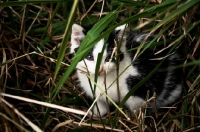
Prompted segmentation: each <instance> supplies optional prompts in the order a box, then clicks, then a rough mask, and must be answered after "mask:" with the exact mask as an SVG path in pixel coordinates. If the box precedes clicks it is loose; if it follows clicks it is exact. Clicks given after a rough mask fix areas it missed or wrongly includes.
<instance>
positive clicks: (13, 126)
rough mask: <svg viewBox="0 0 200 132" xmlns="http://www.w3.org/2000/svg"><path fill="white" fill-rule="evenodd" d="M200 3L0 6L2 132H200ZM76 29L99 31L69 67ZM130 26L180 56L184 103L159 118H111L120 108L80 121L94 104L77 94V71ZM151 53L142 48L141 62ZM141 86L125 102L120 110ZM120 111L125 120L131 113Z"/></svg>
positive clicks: (51, 0)
mask: <svg viewBox="0 0 200 132" xmlns="http://www.w3.org/2000/svg"><path fill="white" fill-rule="evenodd" d="M199 3H200V1H199V0H196V1H195V0H193V1H189V0H182V1H177V0H166V1H162V0H157V1H154V0H151V1H149V0H144V1H129V0H112V1H94V2H91V1H89V0H85V1H79V0H74V1H64V0H60V1H58V0H56V1H55V0H48V1H45V0H43V1H41V0H33V1H6V2H0V45H1V47H0V50H1V52H0V58H1V64H0V68H1V71H0V86H1V88H0V92H1V95H2V96H1V97H0V105H1V106H0V124H1V125H0V126H1V127H0V131H2V132H4V131H9V132H12V131H37V132H39V131H69V132H74V131H167V132H168V131H170V132H172V131H184V132H189V131H198V130H199V129H200V124H199V122H200V106H199V102H200V101H199V100H200V97H199V95H200V92H199V88H200V53H199V50H200V37H199V35H200V32H199V30H200V26H199V23H200V21H199V15H200V12H199V7H200V6H199V5H200V4H199ZM73 23H78V24H82V25H84V26H91V27H92V26H93V25H95V24H96V25H95V26H94V27H93V28H92V29H91V30H90V32H89V34H88V35H87V36H86V39H85V40H84V41H83V42H82V44H81V47H80V48H79V51H78V53H77V55H76V56H75V57H74V58H73V59H72V58H71V55H70V54H69V52H68V51H69V46H70V43H69V36H70V33H71V31H70V30H71V25H72V24H73ZM125 23H129V25H130V26H131V30H132V31H148V32H150V33H155V34H158V38H157V39H160V38H163V39H164V40H165V42H167V43H169V44H168V45H167V46H166V48H168V49H170V50H171V51H174V50H175V49H177V48H178V49H180V50H181V51H182V54H183V58H184V63H183V65H180V66H177V67H174V68H182V69H183V73H184V82H183V88H184V92H183V94H182V97H181V98H180V99H179V100H177V101H176V102H175V103H174V104H173V105H172V106H169V107H165V108H162V109H161V110H160V111H158V112H156V113H154V114H153V113H148V111H146V109H141V111H140V112H139V115H137V114H136V115H135V118H133V119H131V120H129V118H126V116H124V115H123V114H121V113H119V112H118V111H114V110H115V108H113V111H112V112H111V113H109V114H108V115H107V116H105V117H102V118H101V119H99V118H95V117H93V118H89V117H85V118H83V117H84V115H85V113H86V111H87V110H88V108H89V107H90V106H91V104H92V103H91V101H90V100H89V99H87V98H86V97H85V95H84V93H83V92H82V91H81V90H80V88H79V85H78V83H77V76H76V74H75V72H74V69H75V66H76V64H77V63H78V62H79V60H81V59H82V58H83V57H84V56H85V55H86V54H87V53H88V52H89V51H90V49H91V48H92V47H93V46H94V44H95V43H96V42H98V41H99V40H100V39H101V38H103V37H105V36H107V35H108V34H109V33H110V32H112V31H113V30H114V29H115V28H116V27H117V26H119V25H122V24H125ZM108 25H109V26H108ZM104 29H107V30H106V31H104ZM102 31H104V32H103V34H101V32H102ZM154 41H156V40H154ZM151 44H152V45H154V44H155V45H156V44H165V43H164V42H163V43H155V42H153V41H152V42H151ZM146 48H148V47H145V48H143V47H139V48H138V49H137V51H138V52H137V53H138V54H137V55H140V54H142V52H143V51H144V50H145V49H146ZM163 50H165V49H163ZM152 73H153V71H152V72H151V73H150V74H149V77H150V76H151V74H152ZM147 79H148V77H147V78H146V80H147ZM144 81H145V80H143V81H141V82H140V83H138V84H137V85H136V86H135V87H134V89H133V90H131V91H130V92H129V93H128V94H127V96H126V97H125V99H124V100H123V101H122V103H121V104H120V106H123V103H124V102H125V100H126V99H127V98H128V97H129V96H130V95H131V94H132V93H133V92H134V90H135V89H137V88H139V86H140V85H141V84H142V83H144ZM97 88H98V87H97ZM150 99H152V98H150ZM117 107H118V106H117ZM122 110H123V111H124V112H125V115H126V113H127V109H126V108H123V109H122ZM67 111H68V112H67ZM69 111H70V112H69Z"/></svg>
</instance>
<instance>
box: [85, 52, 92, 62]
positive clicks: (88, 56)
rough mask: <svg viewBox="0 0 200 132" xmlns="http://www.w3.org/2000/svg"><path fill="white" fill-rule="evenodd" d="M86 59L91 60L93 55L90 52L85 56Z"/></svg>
mask: <svg viewBox="0 0 200 132" xmlns="http://www.w3.org/2000/svg"><path fill="white" fill-rule="evenodd" d="M86 59H87V60H89V61H93V60H94V57H93V56H92V55H91V54H89V55H87V56H86Z"/></svg>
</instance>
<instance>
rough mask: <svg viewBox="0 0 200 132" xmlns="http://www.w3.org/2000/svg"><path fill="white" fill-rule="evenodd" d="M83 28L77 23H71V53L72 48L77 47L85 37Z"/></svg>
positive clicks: (72, 51)
mask: <svg viewBox="0 0 200 132" xmlns="http://www.w3.org/2000/svg"><path fill="white" fill-rule="evenodd" d="M83 31H84V28H83V27H81V26H80V25H78V24H73V25H72V34H71V53H74V49H75V48H77V47H79V46H80V44H81V41H82V40H83V38H84V37H85V34H84V33H83Z"/></svg>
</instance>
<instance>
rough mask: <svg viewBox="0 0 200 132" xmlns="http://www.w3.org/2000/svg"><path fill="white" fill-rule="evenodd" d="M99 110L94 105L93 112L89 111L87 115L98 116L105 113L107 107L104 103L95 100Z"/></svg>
mask: <svg viewBox="0 0 200 132" xmlns="http://www.w3.org/2000/svg"><path fill="white" fill-rule="evenodd" d="M97 105H98V108H99V111H98V109H97V106H96V105H95V106H94V108H93V112H92V111H89V115H92V114H93V116H95V117H100V116H104V115H105V114H106V113H107V107H106V104H104V103H103V102H97Z"/></svg>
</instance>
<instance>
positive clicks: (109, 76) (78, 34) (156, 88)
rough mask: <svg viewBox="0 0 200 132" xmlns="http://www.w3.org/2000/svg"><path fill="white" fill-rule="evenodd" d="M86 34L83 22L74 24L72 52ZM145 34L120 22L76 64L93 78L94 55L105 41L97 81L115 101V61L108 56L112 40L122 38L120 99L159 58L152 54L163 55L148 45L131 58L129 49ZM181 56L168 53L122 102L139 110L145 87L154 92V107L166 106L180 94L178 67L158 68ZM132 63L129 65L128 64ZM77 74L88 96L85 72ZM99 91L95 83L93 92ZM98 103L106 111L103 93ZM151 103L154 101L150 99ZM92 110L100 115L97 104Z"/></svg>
mask: <svg viewBox="0 0 200 132" xmlns="http://www.w3.org/2000/svg"><path fill="white" fill-rule="evenodd" d="M86 34H87V31H86V30H85V29H84V28H83V27H82V26H80V25H77V24H73V26H72V34H71V53H76V51H77V50H78V47H79V46H80V44H81V42H82V40H83V39H84V37H85V35H86ZM146 36H147V34H146V33H139V34H136V33H133V32H130V31H125V25H122V26H119V27H117V28H116V29H115V31H113V32H112V33H111V34H110V35H109V37H108V40H107V42H106V41H105V39H101V40H100V41H99V42H98V43H96V45H95V46H94V47H93V49H92V50H91V51H90V52H89V54H88V55H87V56H86V57H85V59H84V60H82V61H80V62H79V63H78V64H77V66H76V68H78V69H81V70H83V71H85V72H87V70H86V69H88V71H89V75H90V77H91V78H92V79H93V80H94V77H95V68H96V62H97V57H98V54H99V53H100V52H101V51H102V48H103V45H104V43H105V44H106V48H105V50H104V52H103V57H102V60H101V65H100V69H99V74H98V80H97V84H98V85H99V86H100V87H101V88H102V89H104V90H105V86H106V87H107V88H106V89H107V95H108V96H109V97H110V98H111V99H112V100H113V101H115V102H118V92H117V83H116V78H117V72H116V68H117V65H116V59H115V57H112V58H111V56H112V53H113V49H114V47H115V44H116V42H114V41H115V40H116V41H117V43H118V44H120V41H121V47H120V50H119V54H118V58H119V64H118V66H119V75H120V76H119V78H118V80H119V94H120V97H119V98H120V100H123V98H124V97H125V95H126V94H127V93H128V92H129V90H130V89H132V88H133V87H134V86H135V85H136V84H137V83H138V82H140V81H141V80H143V79H144V78H145V77H146V76H147V75H148V74H149V73H150V72H151V71H152V70H153V69H154V68H155V67H156V66H157V65H158V64H159V62H160V61H161V60H156V59H155V58H160V57H164V56H165V55H166V54H164V52H162V53H161V54H157V55H155V54H154V53H155V52H156V51H159V50H160V49H159V48H158V47H153V48H148V49H147V50H146V51H145V52H144V53H142V55H141V56H139V57H138V58H137V59H136V60H134V61H133V62H132V60H133V58H134V56H135V53H136V51H137V50H130V49H132V48H135V47H137V46H139V45H140V44H141V43H142V41H143V40H144V39H145V37H146ZM153 38H154V36H153V35H151V36H149V37H148V39H147V40H146V42H145V44H148V42H150V41H151V40H152V39H153ZM110 59H111V60H110ZM180 60H181V59H180V55H179V54H178V53H173V54H172V55H170V56H168V57H167V58H166V60H165V61H164V62H163V63H162V65H161V67H160V68H159V69H160V70H158V71H157V72H156V73H155V74H154V75H153V76H152V77H151V78H150V79H149V80H148V81H146V83H145V84H143V85H142V86H141V87H139V88H138V89H137V90H136V91H135V92H134V94H133V95H132V96H130V97H129V99H128V100H127V101H126V102H125V106H126V107H128V108H129V109H130V111H131V112H133V111H134V110H138V108H139V107H141V106H142V104H143V102H145V98H146V96H147V92H148V91H149V93H150V96H149V97H151V96H152V95H153V93H154V92H155V93H156V96H157V98H156V103H157V107H161V106H166V105H168V104H171V103H173V102H174V101H175V100H176V99H177V98H178V97H180V95H181V91H182V85H181V78H182V77H181V70H180V69H168V70H165V71H161V69H166V68H167V67H169V66H175V65H178V64H180V62H181V61H180ZM109 61H110V62H109ZM131 63H132V65H130V64H131ZM85 64H86V65H87V66H86V65H85ZM125 69H126V70H125ZM104 71H106V82H105V83H106V85H105V83H104V77H105V76H104ZM77 74H78V77H79V80H80V84H81V87H82V88H83V90H84V91H85V93H86V95H87V96H89V97H90V98H93V94H92V91H91V87H90V83H89V81H88V78H87V76H86V73H84V72H82V71H80V70H77ZM113 82H114V83H113ZM91 84H92V85H91V86H92V87H93V86H94V83H93V81H91ZM110 85H111V86H110ZM109 86H110V87H109ZM108 87H109V88H108ZM93 89H94V88H93ZM100 93H101V91H100V90H99V88H98V87H96V91H95V96H98V95H99V94H100ZM109 103H110V102H109ZM97 105H98V108H99V112H100V116H103V115H105V114H106V113H107V111H108V110H107V107H106V105H107V103H106V97H105V95H102V96H100V98H99V99H98V100H97ZM150 105H153V103H152V104H150ZM93 112H94V115H96V116H99V115H98V111H97V107H96V105H95V106H94V110H93Z"/></svg>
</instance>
